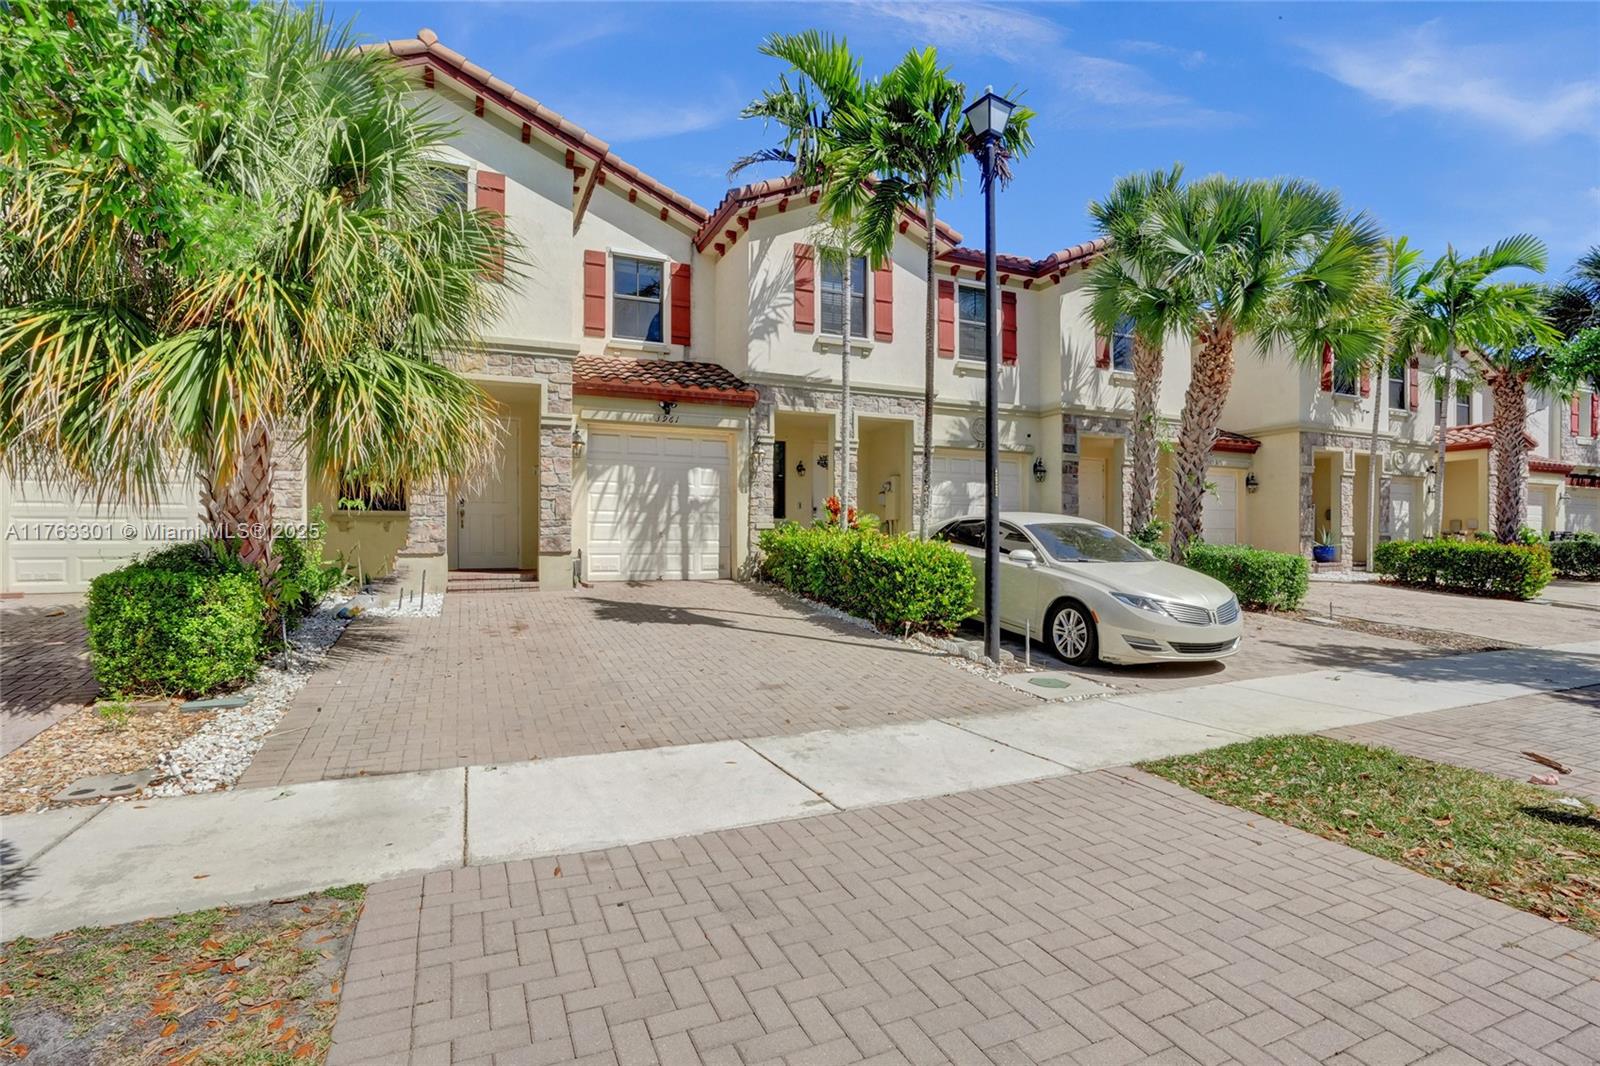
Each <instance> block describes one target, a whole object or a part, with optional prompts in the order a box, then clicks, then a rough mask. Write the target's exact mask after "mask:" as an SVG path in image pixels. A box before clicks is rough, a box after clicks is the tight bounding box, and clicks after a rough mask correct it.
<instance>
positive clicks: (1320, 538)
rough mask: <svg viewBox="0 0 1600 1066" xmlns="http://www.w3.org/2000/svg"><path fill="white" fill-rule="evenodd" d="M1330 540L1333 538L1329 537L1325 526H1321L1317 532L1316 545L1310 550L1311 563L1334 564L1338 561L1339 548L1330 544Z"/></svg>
mask: <svg viewBox="0 0 1600 1066" xmlns="http://www.w3.org/2000/svg"><path fill="white" fill-rule="evenodd" d="M1332 540H1333V538H1332V537H1331V536H1329V531H1328V527H1327V526H1323V527H1322V528H1321V529H1319V530H1318V531H1317V543H1316V544H1315V545H1313V546H1312V548H1311V558H1312V561H1313V562H1318V563H1334V562H1338V561H1339V546H1338V545H1337V544H1333V543H1330V541H1332Z"/></svg>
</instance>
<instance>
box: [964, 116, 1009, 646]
mask: <svg viewBox="0 0 1600 1066" xmlns="http://www.w3.org/2000/svg"><path fill="white" fill-rule="evenodd" d="M1016 106H1017V105H1015V104H1013V103H1012V102H1011V101H1010V100H1007V99H1006V98H1005V97H1003V96H999V95H997V94H996V93H995V91H994V87H993V86H989V87H986V88H985V89H984V92H983V95H982V96H980V97H978V99H977V100H975V101H973V103H972V104H971V106H969V107H968V108H967V110H966V112H965V114H966V116H967V124H968V125H969V126H971V127H972V135H973V137H974V138H976V140H977V142H978V163H979V165H980V166H981V167H982V169H983V290H984V292H983V296H984V300H983V302H984V312H983V313H984V326H985V328H984V338H983V380H984V390H983V476H984V481H985V483H986V488H985V490H984V497H983V514H984V537H983V653H984V654H985V655H987V656H988V657H989V661H990V662H992V663H994V664H995V666H997V667H998V666H999V665H1000V411H999V408H997V407H996V406H995V394H996V393H998V392H999V391H1000V283H999V279H998V278H997V277H996V274H995V264H994V256H995V251H994V178H995V165H996V162H997V159H998V156H999V153H1000V136H1001V134H1003V133H1005V130H1006V120H1007V119H1009V118H1010V117H1011V112H1012V110H1013V109H1015V107H1016Z"/></svg>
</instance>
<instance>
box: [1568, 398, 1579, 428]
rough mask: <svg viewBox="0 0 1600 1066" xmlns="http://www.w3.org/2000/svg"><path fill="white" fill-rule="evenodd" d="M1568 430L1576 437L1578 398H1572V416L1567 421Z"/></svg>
mask: <svg viewBox="0 0 1600 1066" xmlns="http://www.w3.org/2000/svg"><path fill="white" fill-rule="evenodd" d="M1567 429H1568V431H1569V432H1570V433H1571V434H1572V435H1573V436H1574V437H1576V436H1577V435H1578V398H1577V397H1576V396H1574V397H1573V398H1572V417H1571V418H1570V419H1569V420H1568V422H1567Z"/></svg>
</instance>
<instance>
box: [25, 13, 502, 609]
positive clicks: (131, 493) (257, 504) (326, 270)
mask: <svg viewBox="0 0 1600 1066" xmlns="http://www.w3.org/2000/svg"><path fill="white" fill-rule="evenodd" d="M157 29H159V27H157ZM246 47H247V49H248V51H249V55H248V62H247V67H248V69H250V70H251V71H252V72H253V76H251V77H249V78H244V79H240V81H239V83H238V84H237V86H234V87H233V88H232V90H231V91H230V93H229V94H228V95H227V97H226V99H225V100H223V106H221V107H218V108H215V109H213V108H201V109H182V108H180V109H171V110H167V111H165V112H164V114H163V116H162V117H161V120H160V122H159V123H158V124H157V125H158V128H159V130H160V135H161V136H163V137H164V138H165V143H166V145H167V151H168V153H170V154H171V155H172V156H173V157H175V158H181V159H183V160H184V161H186V162H185V166H184V168H183V180H186V181H190V182H192V183H193V188H192V190H190V191H191V192H192V193H193V197H192V199H191V200H189V201H187V203H188V204H189V207H190V209H191V210H192V211H193V217H191V218H188V219H186V220H185V222H186V225H185V226H174V227H173V229H172V233H177V234H179V235H180V238H173V237H172V233H155V232H149V231H140V230H137V229H132V228H130V227H129V226H126V225H121V224H118V222H117V219H116V217H115V215H114V214H109V213H103V212H98V211H86V210H84V208H83V201H84V200H85V199H86V198H92V197H94V196H96V195H98V193H97V190H96V188H95V186H94V184H93V181H94V175H93V173H92V172H90V171H88V170H86V169H85V164H84V161H83V160H82V158H81V157H78V156H74V155H71V154H65V153H63V154H60V155H43V156H42V157H39V158H30V159H28V160H26V161H25V167H24V168H23V170H22V174H21V179H20V180H19V181H16V182H14V183H12V185H11V187H10V189H9V190H8V194H7V196H6V197H5V200H4V212H5V223H6V228H7V230H8V234H9V238H8V239H7V240H6V241H5V243H4V244H3V246H0V249H3V251H0V255H3V256H4V259H3V261H0V275H5V276H6V277H7V279H8V280H7V285H8V294H7V295H8V301H7V306H6V307H5V309H4V311H0V383H3V386H4V387H3V389H0V392H3V393H4V399H3V400H0V449H3V451H4V459H5V462H6V465H7V467H8V468H9V469H10V470H11V471H12V472H13V473H19V472H21V471H23V470H28V471H32V472H35V473H42V474H44V475H45V476H47V477H50V478H52V479H54V480H57V481H60V482H64V483H70V484H74V485H79V486H84V487H86V488H87V489H89V490H90V491H92V492H93V493H94V494H95V495H96V496H97V497H98V498H99V499H100V500H101V501H103V502H110V503H115V504H131V505H135V506H139V505H143V504H146V503H148V502H149V501H151V500H152V499H153V498H154V496H155V494H156V492H157V491H158V487H159V485H160V483H161V481H162V480H163V478H164V477H166V476H168V475H169V473H170V471H171V470H172V468H173V465H174V464H176V465H177V466H179V467H180V468H187V469H188V470H192V471H193V472H194V473H195V474H196V475H197V476H198V478H199V480H200V483H201V485H202V499H201V501H200V502H201V506H202V510H203V517H204V519H205V522H206V524H207V526H208V527H209V529H210V531H211V532H212V533H213V535H215V536H217V537H218V538H220V539H223V540H225V541H227V542H228V543H229V544H230V546H231V547H232V548H233V550H236V551H237V552H238V553H239V554H240V555H241V557H243V558H244V559H246V560H248V561H249V562H251V563H252V564H253V565H255V566H256V567H257V568H258V569H259V570H260V571H261V573H262V575H263V579H264V580H266V581H267V583H268V587H269V591H270V589H271V581H270V578H271V575H272V572H273V570H274V568H275V560H274V558H273V555H272V543H273V540H274V538H275V536H276V530H275V529H274V524H273V502H272V491H271V483H272V476H273V473H274V470H275V466H276V456H277V455H278V453H279V451H280V450H281V448H282V446H283V445H284V444H285V443H286V442H293V441H298V442H299V443H301V444H303V445H304V447H305V450H306V454H307V457H308V461H309V463H310V467H311V469H312V470H313V471H315V472H319V473H322V474H324V475H327V476H329V477H330V478H333V479H335V480H337V479H338V478H340V477H341V476H343V475H345V474H347V473H350V472H355V473H357V474H359V476H361V477H363V478H365V479H367V480H369V481H370V482H372V483H373V484H375V485H394V484H398V483H402V482H414V481H426V480H430V479H434V478H437V477H440V476H457V475H463V474H466V473H468V472H469V471H471V470H473V469H475V468H476V467H477V466H478V465H479V464H480V463H481V461H482V460H484V459H485V458H486V457H487V456H488V455H490V454H492V451H493V449H494V448H495V446H496V436H497V430H496V427H495V421H494V418H493V413H494V408H493V402H492V401H491V400H490V399H489V398H488V396H487V395H486V394H485V393H484V392H483V391H482V390H481V389H479V388H478V387H477V386H475V385H473V384H472V383H471V382H469V381H467V380H466V379H464V378H462V377H460V376H459V375H457V374H456V373H454V372H453V371H451V370H450V369H449V368H448V367H447V366H445V365H444V363H443V360H444V359H445V358H446V356H447V353H451V352H457V351H461V350H462V349H463V348H467V347H469V346H471V345H472V343H473V341H474V337H475V328H476V325H477V323H479V322H480V321H482V320H483V319H484V317H485V316H486V315H487V314H488V313H489V312H490V311H491V310H492V309H493V307H494V306H495V304H496V301H497V299H498V296H497V293H498V290H499V286H497V285H493V284H489V283H487V282H486V281H485V275H486V274H488V273H493V272H497V271H499V270H500V269H502V267H503V266H504V264H505V261H506V258H507V256H508V254H511V253H513V252H514V249H511V248H509V247H508V244H507V240H506V238H505V236H504V231H503V230H502V229H501V228H500V227H499V226H498V225H497V220H496V219H493V218H491V217H489V216H488V215H486V214H484V213H482V212H475V211H468V210H466V209H465V206H464V205H463V204H460V203H458V202H455V201H454V200H453V199H452V197H451V194H450V188H451V185H450V182H449V180H448V176H447V175H446V174H444V173H443V172H442V171H441V170H440V168H439V165H438V164H437V162H436V159H437V158H438V155H437V153H438V150H439V149H440V148H442V147H443V145H444V144H445V143H446V141H447V139H448V137H449V135H450V127H449V126H448V125H447V124H445V123H442V122H439V121H436V120H434V119H432V118H430V117H428V116H427V115H425V114H423V113H420V112H418V111H417V110H415V109H414V108H413V107H412V106H411V105H410V104H409V103H408V102H407V101H406V99H405V93H406V91H407V87H406V83H405V81H404V80H403V77H402V75H401V73H400V71H399V70H398V69H397V68H394V67H393V66H392V65H391V64H390V63H389V62H388V61H387V60H385V59H384V58H382V57H381V56H380V55H378V54H361V53H358V52H356V51H355V50H354V49H353V48H352V42H351V40H350V38H349V37H348V36H347V34H346V32H345V31H343V30H339V29H336V28H334V27H332V26H330V25H329V24H328V23H327V22H326V21H325V20H324V18H323V16H322V15H321V13H320V12H319V11H316V10H310V11H305V12H299V11H294V10H291V9H277V10H273V11H271V12H269V13H267V14H266V15H265V16H264V17H262V18H261V19H260V20H259V22H256V23H253V25H252V29H251V30H250V32H249V35H248V39H247V44H246ZM170 73H171V72H170V71H168V72H162V71H157V72H156V73H155V77H154V78H153V80H152V84H153V85H156V86H159V85H160V84H161V83H162V80H163V78H164V77H170ZM177 90H178V87H176V86H175V87H174V91H177ZM160 180H168V179H167V178H166V177H163V178H162V179H160ZM126 194H127V191H126V188H122V189H120V190H119V192H118V193H117V195H126ZM86 220H87V221H86Z"/></svg>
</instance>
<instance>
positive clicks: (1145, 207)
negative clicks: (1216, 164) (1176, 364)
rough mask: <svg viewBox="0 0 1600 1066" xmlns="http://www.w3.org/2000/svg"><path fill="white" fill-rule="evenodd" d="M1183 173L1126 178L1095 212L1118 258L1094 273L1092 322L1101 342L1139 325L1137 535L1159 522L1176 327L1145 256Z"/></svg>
mask: <svg viewBox="0 0 1600 1066" xmlns="http://www.w3.org/2000/svg"><path fill="white" fill-rule="evenodd" d="M1182 178H1183V167H1182V166H1181V165H1177V164H1174V165H1173V167H1172V168H1171V169H1170V170H1165V171H1162V170H1152V171H1149V172H1147V173H1143V174H1130V175H1128V176H1127V177H1123V178H1119V179H1118V180H1117V182H1116V183H1115V184H1114V185H1113V186H1112V187H1111V193H1110V195H1109V196H1107V197H1106V198H1105V199H1104V200H1096V201H1093V202H1092V203H1090V204H1089V214H1090V216H1091V217H1092V218H1093V219H1094V222H1095V230H1096V232H1098V233H1099V234H1100V235H1101V236H1102V237H1106V238H1109V239H1110V241H1111V250H1110V251H1109V252H1108V253H1107V254H1106V255H1105V256H1104V257H1103V258H1101V259H1100V260H1098V261H1097V262H1096V263H1095V265H1094V266H1093V268H1091V270H1090V271H1089V282H1088V290H1089V294H1090V304H1089V308H1088V312H1087V313H1088V317H1089V320H1090V321H1091V322H1092V323H1093V324H1094V327H1095V331H1096V332H1097V333H1099V334H1100V335H1101V336H1104V337H1109V336H1111V335H1112V334H1113V333H1114V332H1115V331H1116V330H1117V329H1118V328H1119V326H1120V325H1121V324H1122V323H1124V322H1131V323H1132V324H1133V433H1132V436H1131V437H1130V439H1129V442H1128V450H1129V463H1130V465H1131V466H1132V468H1133V479H1132V490H1133V491H1132V499H1131V500H1130V503H1129V508H1128V529H1129V531H1138V530H1142V529H1143V528H1144V527H1146V526H1148V525H1149V524H1150V520H1151V519H1152V518H1153V517H1154V515H1155V500H1156V483H1157V480H1158V477H1159V471H1158V469H1157V447H1158V444H1159V441H1158V440H1157V434H1156V431H1157V429H1158V427H1159V423H1160V417H1161V416H1160V412H1159V411H1158V410H1157V409H1156V404H1157V400H1158V399H1159V397H1160V394H1161V363H1162V353H1161V344H1162V339H1163V338H1164V337H1165V336H1166V333H1167V331H1168V330H1169V329H1170V328H1171V327H1172V325H1173V324H1174V313H1173V312H1174V309H1173V307H1172V304H1171V302H1170V301H1171V296H1172V292H1171V290H1169V289H1167V288H1165V287H1164V286H1162V285H1161V284H1160V279H1159V278H1149V277H1147V276H1146V275H1145V274H1144V273H1143V272H1142V271H1141V269H1140V267H1141V263H1142V262H1143V261H1144V260H1145V259H1148V258H1149V257H1148V255H1147V254H1146V253H1145V250H1144V249H1143V242H1144V241H1145V240H1146V239H1147V235H1148V229H1149V227H1148V223H1149V220H1150V212H1151V208H1152V206H1153V205H1154V203H1155V202H1156V201H1157V200H1158V199H1160V198H1161V197H1163V196H1169V195H1171V194H1173V193H1174V192H1176V191H1177V189H1178V187H1179V185H1180V183H1181V181H1182Z"/></svg>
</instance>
